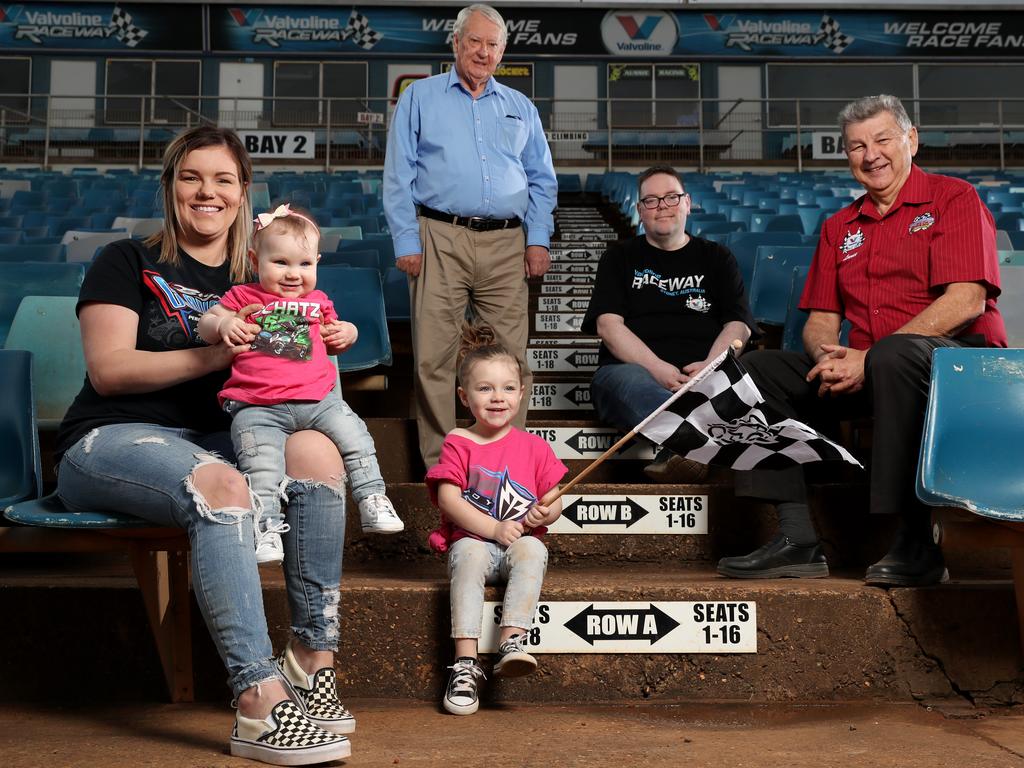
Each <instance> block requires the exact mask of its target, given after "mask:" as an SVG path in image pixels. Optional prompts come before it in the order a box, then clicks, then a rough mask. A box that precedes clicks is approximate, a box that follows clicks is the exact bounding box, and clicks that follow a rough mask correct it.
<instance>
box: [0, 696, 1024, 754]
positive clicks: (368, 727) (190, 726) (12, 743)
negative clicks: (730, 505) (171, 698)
mask: <svg viewBox="0 0 1024 768" xmlns="http://www.w3.org/2000/svg"><path fill="white" fill-rule="evenodd" d="M349 705H350V708H351V709H352V710H353V712H354V713H355V714H356V717H357V719H358V729H357V732H356V734H354V736H353V738H352V747H353V749H352V757H351V758H350V759H349V760H347V761H345V762H344V763H333V764H331V765H338V766H341V765H346V766H373V767H374V768H377V766H381V767H383V766H417V767H421V766H422V767H426V766H431V767H433V766H438V767H439V768H440V766H446V767H447V766H467V767H468V766H473V767H476V766H486V768H506V767H507V768H513V767H514V768H524V767H527V766H530V767H532V766H538V768H539V767H541V766H543V767H544V768H562V767H563V766H574V767H575V766H605V765H609V766H623V767H629V768H632V766H637V767H638V768H678V767H679V766H686V768H691V767H697V766H708V767H709V768H744V767H747V768H774V767H775V766H779V767H780V768H782V767H783V766H785V768H827V767H829V766H836V767H837V768H838V767H840V766H841V767H842V768H860V767H861V766H864V767H865V768H916V767H917V766H921V768H943V767H944V766H949V768H962V766H971V768H1011V767H1012V766H1024V713H1022V712H1020V711H1015V710H1005V709H1002V710H991V711H988V712H980V711H978V710H973V709H966V708H965V709H964V710H962V711H947V712H945V713H943V712H940V711H938V709H930V708H926V707H922V706H919V705H915V704H893V703H879V704H872V703H864V702H859V703H856V704H850V705H844V704H835V705H827V706H822V705H815V706H796V705H780V704H772V705H709V704H681V705H667V704H656V705H655V704H634V705H615V706H590V707H578V706H573V707H568V706H552V705H543V706H540V705H526V704H522V705H504V706H503V707H501V708H499V709H493V708H492V709H482V710H481V711H480V712H478V713H477V714H476V715H474V716H472V717H463V718H456V717H453V716H450V715H445V714H442V713H441V712H439V711H438V710H437V708H435V707H433V706H432V705H430V704H429V703H419V702H392V701H380V700H375V701H352V702H349ZM231 721H232V715H231V712H230V710H228V709H227V708H225V707H222V706H218V705H214V704H205V703H204V704H187V705H172V704H154V703H140V704H118V705H105V706H100V707H96V708H92V709H85V708H60V707H57V708H54V707H49V706H43V705H32V706H25V705H12V704H4V705H0V765H2V766H3V767H4V768H36V767H37V766H46V768H61V767H63V766H73V767H74V768H101V767H102V768H108V767H110V766H132V768H171V767H172V766H173V768H228V767H231V768H242V767H243V766H246V765H256V763H251V762H248V761H244V760H241V759H237V758H233V757H231V756H230V755H229V754H228V753H227V742H228V736H229V733H230V729H231Z"/></svg>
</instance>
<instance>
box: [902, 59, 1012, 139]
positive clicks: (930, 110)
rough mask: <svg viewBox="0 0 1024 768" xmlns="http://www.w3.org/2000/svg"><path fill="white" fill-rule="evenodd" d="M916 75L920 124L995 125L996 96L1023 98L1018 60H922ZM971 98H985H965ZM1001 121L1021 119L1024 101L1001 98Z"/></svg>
mask: <svg viewBox="0 0 1024 768" xmlns="http://www.w3.org/2000/svg"><path fill="white" fill-rule="evenodd" d="M917 75H918V88H919V93H920V95H921V98H922V101H921V105H920V118H919V119H920V124H921V125H922V126H928V125H975V126H977V125H998V124H999V105H998V102H997V101H996V99H997V98H998V97H1004V98H1024V65H1021V64H1008V65H986V64H982V65H974V64H959V63H958V64H921V65H920V66H919V67H918V70H917ZM972 98H983V99H986V100H985V101H964V99H972ZM927 99H941V101H927ZM1003 122H1004V123H1010V124H1021V123H1024V101H1004V102H1003Z"/></svg>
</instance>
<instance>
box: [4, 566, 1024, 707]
mask: <svg viewBox="0 0 1024 768" xmlns="http://www.w3.org/2000/svg"><path fill="white" fill-rule="evenodd" d="M836 584H838V585H839V588H838V589H837V590H831V589H820V590H810V591H808V590H801V591H798V592H796V593H788V592H787V591H785V590H779V589H764V588H760V587H757V586H751V587H749V588H747V587H744V586H742V585H740V586H735V585H729V586H730V588H729V589H728V590H726V591H725V592H724V593H719V594H717V595H716V598H717V599H723V595H727V597H726V598H725V599H730V600H753V601H756V604H757V612H758V625H759V626H758V640H757V642H758V653H756V654H736V655H704V654H686V655H675V654H663V655H640V654H623V655H605V654H578V655H573V654H565V655H540V656H539V657H538V658H539V661H540V669H539V671H538V673H537V674H535V675H533V676H531V677H527V678H522V679H519V680H513V681H507V680H500V681H495V680H493V679H492V680H490V681H489V682H488V683H487V685H486V688H485V693H484V700H485V701H515V700H519V701H538V702H561V703H566V704H572V703H593V702H599V701H624V702H628V701H639V700H643V699H650V700H666V701H671V700H688V701H737V702H739V701H742V702H752V701H753V702H758V701H792V702H822V701H842V700H858V699H859V700H871V699H882V700H890V701H908V700H914V699H924V700H929V699H936V698H950V697H952V698H956V697H957V696H958V695H965V696H970V697H972V698H973V699H974V700H975V701H976V702H978V703H981V704H986V703H987V704H999V703H1003V704H1005V703H1009V702H1010V701H1012V700H1013V699H1014V697H1017V698H1018V699H1019V697H1020V696H1021V695H1022V681H1021V679H1020V676H1019V663H1020V662H1019V656H1018V653H1019V651H1018V645H1017V633H1016V631H1015V630H1014V629H1013V627H1015V626H1016V621H1015V617H1014V616H1015V615H1014V611H1015V607H1014V601H1013V595H1012V591H1011V590H1010V589H1009V588H1008V587H1000V588H989V589H972V588H962V587H945V588H942V589H938V590H923V591H910V590H903V591H897V592H894V593H892V595H890V594H889V593H886V592H883V591H881V590H873V589H867V588H863V589H853V590H851V589H850V588H849V587H848V586H846V585H844V584H843V583H842V582H836ZM706 591H707V590H706V587H702V586H701V585H697V586H695V587H691V588H687V589H682V590H672V593H671V594H669V593H667V592H666V590H665V588H664V587H652V588H650V589H643V588H639V589H630V588H623V589H621V590H615V591H614V593H608V592H607V591H606V594H603V595H600V596H597V595H594V594H593V593H592V592H588V591H587V589H586V587H585V585H581V586H579V587H577V588H563V589H557V590H553V591H546V592H545V595H544V597H545V599H566V600H578V599H593V598H595V597H599V599H636V600H645V601H646V600H703V599H706V598H707V597H708V596H707V594H706ZM496 597H497V593H495V592H494V591H493V590H489V599H496ZM264 601H265V604H266V610H267V616H268V621H269V624H270V628H271V636H272V639H273V641H274V646H275V648H280V647H281V646H282V645H283V643H284V642H285V641H286V640H287V637H288V629H287V627H288V608H287V604H286V598H285V595H284V591H283V590H282V589H281V588H279V587H274V588H268V589H266V590H265V592H264ZM0 611H3V613H4V615H18V616H19V622H18V630H17V631H16V632H9V633H6V634H5V635H3V636H2V638H0V658H3V659H5V660H6V661H5V663H3V664H2V665H0V700H4V701H40V700H53V699H54V697H55V696H57V697H59V698H60V699H61V700H76V699H80V700H87V699H98V700H104V701H115V700H125V699H133V698H139V699H148V700H161V699H163V698H164V697H165V693H164V692H163V688H162V682H161V676H160V667H159V662H158V661H157V659H156V656H155V652H154V651H153V649H152V643H151V641H150V640H149V638H148V637H147V636H146V635H147V630H146V624H145V619H144V615H143V610H142V606H141V601H140V600H139V599H138V595H137V594H136V593H134V591H133V590H126V589H67V588H30V587H8V588H5V589H3V590H0ZM194 614H195V619H196V627H195V633H194V634H195V637H196V641H195V642H194V649H195V666H196V689H197V696H198V697H199V698H200V699H205V700H209V699H216V700H223V699H225V698H227V692H226V689H225V687H224V686H223V680H224V671H223V668H222V667H221V666H220V663H219V660H218V658H217V656H216V653H215V651H214V648H213V645H212V643H211V642H210V640H209V638H208V637H207V636H206V635H205V629H204V628H203V626H202V623H201V621H200V619H199V616H198V611H194ZM448 615H449V612H448V595H447V591H446V587H445V585H444V584H443V583H440V582H438V583H428V584H424V583H423V582H420V583H419V584H417V585H416V586H410V587H409V588H406V589H402V588H395V587H390V586H389V587H381V586H379V585H378V586H374V587H365V586H363V587H359V588H345V589H343V595H342V620H343V628H342V637H343V647H342V649H341V652H340V653H339V655H338V663H337V667H338V670H339V685H340V688H341V690H342V692H343V696H345V697H352V698H373V699H386V698H396V699H398V698H401V699H421V700H427V701H434V700H438V699H439V698H440V695H441V693H442V691H443V687H444V685H445V683H446V680H447V672H446V670H445V669H444V665H445V664H448V663H450V659H451V641H450V640H449V639H448V637H447V635H448V626H449V624H448ZM97 617H103V618H102V620H99V621H98V620H97ZM83 626H89V627H90V629H89V631H88V632H82V631H81V629H82V627H83ZM992 627H1001V628H1003V629H1002V630H1000V631H999V632H992V631H991V628H992ZM1004 630H1005V631H1004ZM41 637H45V638H47V646H48V647H50V646H51V643H52V644H53V645H52V647H60V648H61V649H62V650H61V660H60V663H58V664H39V665H36V664H27V663H24V660H26V659H32V658H38V653H37V651H38V643H39V638H41ZM70 680H73V681H74V682H73V683H71V682H69V681H70ZM956 691H960V694H957V692H956Z"/></svg>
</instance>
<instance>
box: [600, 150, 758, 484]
mask: <svg viewBox="0 0 1024 768" xmlns="http://www.w3.org/2000/svg"><path fill="white" fill-rule="evenodd" d="M637 186H638V197H639V200H638V201H637V204H636V205H637V209H638V211H639V213H640V221H641V222H642V224H643V234H641V235H638V236H636V237H634V238H632V239H630V240H626V241H624V242H620V243H616V244H613V245H612V246H610V247H609V248H608V250H607V252H606V253H605V254H604V256H603V257H602V258H601V263H600V265H599V266H598V269H597V277H596V279H595V282H594V293H593V295H592V297H591V299H590V306H589V308H588V309H587V313H586V315H585V317H584V319H583V326H582V330H583V332H584V333H596V334H597V335H599V336H600V337H601V348H600V351H599V353H598V369H597V372H596V373H595V374H594V378H593V381H592V382H591V384H590V392H591V398H592V400H593V403H594V408H595V410H596V411H597V416H598V418H599V419H600V420H601V421H602V422H604V423H606V424H611V425H613V426H615V427H618V428H619V429H621V430H623V431H628V430H630V429H632V428H633V427H635V426H636V425H637V424H638V423H639V422H640V421H642V420H643V419H644V418H645V417H646V416H647V415H648V414H650V413H651V412H652V411H653V410H654V409H655V408H657V407H658V406H659V405H661V404H662V403H663V402H665V400H667V399H668V398H669V397H670V396H671V394H672V392H674V391H675V390H677V389H679V387H681V386H682V385H683V384H684V383H686V382H687V381H689V379H690V377H691V376H694V375H696V374H697V372H698V371H700V370H701V369H702V368H704V367H705V366H706V365H707V363H708V361H709V360H711V359H713V358H714V357H715V356H716V355H718V354H719V353H720V352H722V351H724V350H725V348H726V347H727V346H729V344H730V342H732V341H733V339H739V340H740V341H742V342H743V343H744V344H745V343H746V341H747V339H749V338H750V329H751V328H753V327H754V319H753V317H752V316H751V314H750V307H749V306H748V304H747V297H746V293H745V291H744V288H743V278H742V277H741V276H740V271H739V267H738V266H737V264H736V259H735V258H734V257H733V255H732V253H730V252H729V250H728V249H727V248H725V247H724V246H721V245H719V244H717V243H714V242H711V241H709V240H704V239H702V238H699V237H693V236H691V235H690V234H688V233H687V232H686V217H687V215H688V214H689V213H690V196H689V195H687V194H686V190H685V188H684V187H683V182H682V179H681V177H680V176H679V174H678V173H677V172H676V171H675V169H673V168H671V167H669V166H662V165H659V166H654V167H652V168H648V169H647V170H646V171H644V172H643V173H642V174H640V177H639V179H638V180H637ZM644 472H645V473H646V474H647V476H648V477H650V478H651V479H652V480H656V481H658V482H669V483H686V482H691V483H693V482H700V481H702V480H703V479H704V478H705V477H706V475H707V467H705V466H704V465H702V464H698V463H696V462H693V461H690V460H689V459H684V458H683V457H681V456H677V455H675V454H673V453H671V452H670V451H668V450H667V449H666V450H663V451H661V452H660V453H659V454H658V456H657V457H656V459H655V461H654V462H653V463H652V464H649V465H648V466H647V467H645V469H644Z"/></svg>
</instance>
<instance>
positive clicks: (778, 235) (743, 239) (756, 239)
mask: <svg viewBox="0 0 1024 768" xmlns="http://www.w3.org/2000/svg"><path fill="white" fill-rule="evenodd" d="M803 244H804V242H803V238H802V237H801V236H800V235H799V234H798V233H796V232H735V233H733V234H732V235H730V236H729V237H728V238H727V239H726V241H725V246H726V247H727V248H728V249H729V250H730V251H732V255H733V256H735V257H736V262H737V263H738V264H739V267H740V274H741V275H742V276H743V285H745V286H746V287H747V291H748V292H749V291H750V279H751V278H752V277H753V276H754V260H755V259H756V258H757V249H758V247H760V246H762V245H803Z"/></svg>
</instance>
